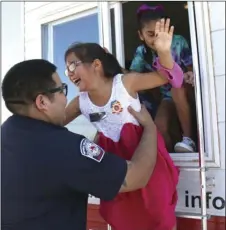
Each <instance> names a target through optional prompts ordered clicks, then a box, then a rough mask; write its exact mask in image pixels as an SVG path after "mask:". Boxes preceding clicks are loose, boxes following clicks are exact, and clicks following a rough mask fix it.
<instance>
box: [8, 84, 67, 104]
mask: <svg viewBox="0 0 226 230" xmlns="http://www.w3.org/2000/svg"><path fill="white" fill-rule="evenodd" d="M57 92H59V93H63V94H64V95H65V96H67V93H68V86H67V84H66V83H62V85H61V86H59V87H56V88H52V89H47V90H45V91H43V92H41V93H38V95H39V94H48V93H57ZM38 95H37V96H38ZM37 96H36V97H37ZM36 97H35V98H34V99H33V101H35V100H36ZM6 103H10V104H28V103H27V102H25V101H24V100H14V99H8V100H6Z"/></svg>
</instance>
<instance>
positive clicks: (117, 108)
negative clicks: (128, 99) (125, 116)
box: [111, 100, 123, 113]
mask: <svg viewBox="0 0 226 230" xmlns="http://www.w3.org/2000/svg"><path fill="white" fill-rule="evenodd" d="M111 110H112V113H121V112H122V110H123V108H122V105H121V103H120V102H119V101H117V100H115V101H113V102H111Z"/></svg>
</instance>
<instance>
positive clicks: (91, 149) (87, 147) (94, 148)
mask: <svg viewBox="0 0 226 230" xmlns="http://www.w3.org/2000/svg"><path fill="white" fill-rule="evenodd" d="M80 151H81V154H82V155H83V156H85V157H88V158H90V159H92V160H95V161H97V162H101V160H102V159H103V156H104V154H105V151H104V150H103V149H102V148H101V147H100V146H98V145H96V144H95V143H93V142H92V141H90V140H88V139H87V138H84V139H82V141H81V143H80Z"/></svg>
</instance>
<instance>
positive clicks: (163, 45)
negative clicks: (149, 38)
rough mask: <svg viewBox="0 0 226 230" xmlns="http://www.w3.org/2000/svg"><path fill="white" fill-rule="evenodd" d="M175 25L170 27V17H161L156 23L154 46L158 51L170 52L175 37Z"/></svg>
mask: <svg viewBox="0 0 226 230" xmlns="http://www.w3.org/2000/svg"><path fill="white" fill-rule="evenodd" d="M173 31H174V26H171V27H170V19H169V18H168V19H167V20H166V21H165V19H161V21H160V22H157V23H156V25H155V36H156V39H155V42H154V46H155V49H156V51H157V53H159V52H160V53H165V52H170V49H171V43H172V39H173Z"/></svg>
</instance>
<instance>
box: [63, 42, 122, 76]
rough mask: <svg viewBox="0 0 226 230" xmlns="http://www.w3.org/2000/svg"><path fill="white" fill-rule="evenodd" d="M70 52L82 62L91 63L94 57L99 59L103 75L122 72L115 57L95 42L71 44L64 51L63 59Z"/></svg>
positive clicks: (113, 74)
mask: <svg viewBox="0 0 226 230" xmlns="http://www.w3.org/2000/svg"><path fill="white" fill-rule="evenodd" d="M70 53H74V54H75V55H76V57H77V58H78V59H79V60H80V61H82V62H83V63H92V62H93V61H94V60H95V59H99V60H100V61H101V63H102V66H103V71H104V75H105V77H107V78H113V77H114V76H115V75H117V74H119V73H122V68H121V66H120V65H119V63H118V61H117V59H116V58H115V57H114V56H113V55H112V54H110V53H107V52H106V51H105V50H104V49H103V48H102V47H101V46H100V45H98V44H97V43H74V44H72V45H71V46H70V47H69V48H68V49H67V51H66V52H65V55H64V58H65V61H66V58H67V56H68V55H69V54H70Z"/></svg>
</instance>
